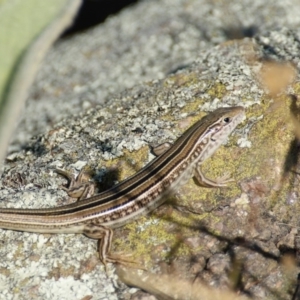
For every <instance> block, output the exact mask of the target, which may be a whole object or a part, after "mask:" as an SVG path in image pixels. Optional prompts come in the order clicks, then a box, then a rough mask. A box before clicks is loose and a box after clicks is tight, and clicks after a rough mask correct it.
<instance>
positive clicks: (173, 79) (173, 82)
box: [164, 72, 199, 87]
mask: <svg viewBox="0 0 300 300" xmlns="http://www.w3.org/2000/svg"><path fill="white" fill-rule="evenodd" d="M198 82H199V78H198V76H197V74H196V73H194V72H191V73H177V74H174V75H170V76H169V77H168V78H167V79H166V80H165V81H164V85H165V86H171V87H173V86H177V87H179V86H183V85H184V86H186V87H188V86H191V85H193V84H196V83H198Z"/></svg>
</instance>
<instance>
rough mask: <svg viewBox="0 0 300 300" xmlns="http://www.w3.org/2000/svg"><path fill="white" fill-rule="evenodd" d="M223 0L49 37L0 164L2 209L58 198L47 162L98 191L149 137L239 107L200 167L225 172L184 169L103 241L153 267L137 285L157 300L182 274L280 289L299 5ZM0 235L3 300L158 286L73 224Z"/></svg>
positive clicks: (154, 4) (129, 167) (123, 16)
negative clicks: (54, 230)
mask: <svg viewBox="0 0 300 300" xmlns="http://www.w3.org/2000/svg"><path fill="white" fill-rule="evenodd" d="M220 3H221V2H220ZM220 3H218V4H216V3H211V1H179V0H178V1H174V0H172V1H167V0H165V1H142V2H139V3H137V4H136V5H134V6H132V7H130V8H128V9H125V10H124V11H122V12H120V14H118V15H116V16H113V17H111V18H109V19H108V20H107V21H106V22H105V23H103V24H101V25H99V26H97V27H95V28H93V29H90V30H88V31H86V32H84V33H81V34H77V35H74V36H71V37H68V38H65V39H64V40H61V41H58V42H57V44H56V45H55V46H54V47H53V49H52V50H51V51H50V52H49V55H48V57H47V59H46V60H45V62H44V65H43V67H42V68H41V71H40V73H39V75H38V77H37V79H36V82H35V85H34V86H33V87H32V91H31V94H30V96H29V99H28V105H27V108H26V111H25V112H24V116H26V117H24V119H23V120H21V123H20V125H19V127H18V130H17V132H16V136H15V139H14V141H13V142H12V145H11V147H10V149H9V154H8V157H7V160H6V162H5V164H4V166H3V174H2V176H1V182H0V200H1V201H0V202H1V207H28V208H29V207H30V208H33V207H34V208H37V207H51V206H58V205H62V204H66V203H69V201H71V200H70V199H68V197H67V195H66V193H65V192H64V191H63V190H62V189H61V187H60V186H61V185H62V184H65V181H64V179H62V178H61V177H59V176H57V175H56V174H55V173H54V172H53V169H54V168H57V167H60V168H66V169H70V170H75V171H77V172H78V171H79V170H81V169H82V168H85V169H86V170H87V172H90V174H91V177H92V179H93V180H95V182H96V185H97V188H98V190H99V191H102V190H104V189H106V188H107V187H109V186H112V185H113V184H114V183H116V182H117V181H121V180H123V179H125V178H126V177H128V176H129V175H131V174H134V173H135V172H136V171H137V170H139V169H140V168H141V167H142V166H144V165H145V164H147V162H149V160H150V159H152V157H151V155H149V145H155V144H159V143H162V142H166V141H168V142H172V141H174V140H175V139H176V138H177V137H179V136H180V135H181V134H182V133H183V132H184V131H185V130H186V129H187V128H188V127H189V126H191V125H192V124H193V123H194V122H196V121H197V120H199V119H200V118H201V117H202V116H203V115H204V114H205V112H208V111H212V110H214V109H216V108H217V107H221V106H235V105H242V106H244V107H245V108H246V114H247V119H246V120H245V121H244V122H243V123H242V124H241V125H240V126H239V127H238V128H237V130H235V132H234V134H233V135H232V136H231V137H230V139H229V140H228V143H227V144H226V145H225V146H222V147H221V148H220V149H219V150H218V152H217V153H216V155H214V156H213V157H212V158H211V159H210V160H209V161H207V162H206V163H205V165H204V166H203V171H204V173H205V174H207V176H208V177H209V178H217V177H221V176H222V175H223V174H224V173H226V172H229V173H230V175H231V177H232V178H234V180H235V181H234V182H233V183H230V184H229V185H228V188H225V189H204V188H200V187H198V186H197V185H195V184H194V182H193V180H190V181H189V182H188V183H187V184H186V185H184V186H183V187H182V188H180V189H179V190H178V191H176V193H174V194H173V195H171V196H170V199H169V201H168V202H167V204H165V205H163V206H161V207H160V208H158V209H157V210H155V211H154V212H153V213H152V214H151V215H150V216H145V217H142V218H140V219H139V220H137V221H134V222H133V223H131V224H128V225H126V226H125V227H122V228H119V229H116V230H115V238H114V244H113V248H114V251H116V252H122V253H125V254H130V255H132V257H133V259H134V260H136V261H138V262H139V263H140V264H141V265H143V266H145V268H146V269H148V270H149V272H151V274H152V275H153V274H156V275H155V276H157V278H158V282H160V284H161V285H159V283H157V282H156V283H155V280H150V281H151V282H149V284H148V287H149V289H148V291H149V292H151V293H154V294H155V295H156V296H157V297H161V299H172V297H173V298H175V296H176V295H174V294H168V297H169V298H167V296H166V295H163V292H162V291H161V289H163V287H164V286H163V284H168V283H169V284H172V283H173V284H176V285H177V286H178V282H181V281H182V282H184V284H183V285H182V290H183V291H185V290H184V289H187V291H186V292H183V295H186V296H187V298H186V299H189V298H188V297H189V296H188V295H190V294H189V293H190V291H189V289H190V288H191V285H190V283H192V286H193V288H194V287H195V286H197V285H198V286H202V285H205V286H209V287H210V288H213V289H214V292H215V291H221V294H223V298H222V299H224V298H225V295H226V293H227V292H228V293H235V294H236V295H239V296H240V297H250V298H251V297H252V298H251V299H291V298H292V295H293V293H294V292H295V291H296V286H297V274H298V273H299V268H298V267H297V265H298V264H299V259H300V258H299V256H298V255H299V247H300V246H299V239H298V236H299V232H298V228H299V212H300V205H299V193H300V190H299V175H298V174H299V166H298V155H299V154H298V150H299V138H300V134H299V132H298V131H299V130H297V127H298V128H299V125H298V119H299V115H300V105H299V101H300V99H298V98H299V96H298V94H299V91H300V83H299V79H300V77H299V71H300V54H299V53H300V30H298V29H297V28H299V25H300V16H299V13H298V11H299V8H300V5H299V3H298V1H292V0H291V1H275V2H274V3H273V4H267V3H265V2H262V1H258V0H256V1H230V3H228V4H227V3H226V4H225V2H222V3H223V4H222V5H221V4H220ZM249 36H250V37H249ZM46 130H47V132H46ZM43 132H46V133H43ZM33 135H38V136H37V137H35V138H32V139H31V140H30V137H31V136H33ZM0 241H1V243H0V257H1V262H0V299H7V300H9V299H28V297H29V298H30V299H67V300H68V299H70V300H71V299H132V300H133V299H156V298H155V296H151V295H149V294H146V293H142V292H140V291H137V290H136V289H133V288H128V287H127V286H125V285H124V284H123V283H122V282H121V280H124V281H125V282H127V283H128V282H129V281H128V278H127V279H126V278H125V276H124V274H123V275H122V272H120V273H119V274H120V277H118V276H117V275H116V274H115V273H114V267H113V266H112V265H111V266H110V269H109V273H110V276H107V275H106V274H105V272H104V268H103V266H102V265H101V263H100V262H99V260H98V257H97V252H96V247H97V246H96V242H95V241H93V240H90V239H88V238H86V237H84V236H81V235H46V234H31V233H22V232H12V231H5V230H0ZM129 272H131V271H129V270H128V273H129ZM135 276H137V279H136V281H135V282H136V283H135V282H130V283H131V284H132V285H135V284H136V285H137V286H141V285H139V279H138V276H139V274H138V273H134V274H133V275H132V277H131V279H132V280H133V279H134V277H135ZM140 276H143V275H140ZM148 278H150V276H149V277H148ZM166 278H167V279H166ZM120 279H121V280H120ZM153 282H154V283H155V284H157V286H155V288H154V287H153V286H151V285H152V284H153ZM143 288H145V287H144V286H143ZM166 290H168V291H170V293H171V292H172V290H173V291H174V289H172V286H171V287H168V289H166ZM230 295H232V294H229V296H228V297H229V298H228V299H233V298H232V297H231V296H230ZM198 296H199V297H200V298H199V299H202V298H201V295H198ZM91 297H92V298H91ZM147 297H148V298H147ZM164 297H165V298H164ZM208 297H209V296H208ZM213 297H214V298H213ZM230 297H231V298H230ZM182 299H183V298H182ZM190 299H191V298H190ZM193 299H196V298H193ZM207 299H217V298H216V296H215V294H213V296H211V298H207ZM225 299H226V298H225ZM237 299H238V298H237ZM241 299H242V298H241ZM243 299H244V298H243Z"/></svg>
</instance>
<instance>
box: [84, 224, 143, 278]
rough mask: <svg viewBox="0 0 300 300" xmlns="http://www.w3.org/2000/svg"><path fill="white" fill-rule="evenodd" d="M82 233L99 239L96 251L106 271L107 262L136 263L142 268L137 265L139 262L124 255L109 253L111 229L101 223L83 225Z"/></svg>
mask: <svg viewBox="0 0 300 300" xmlns="http://www.w3.org/2000/svg"><path fill="white" fill-rule="evenodd" d="M83 234H84V235H86V236H87V237H90V238H92V239H97V240H99V242H98V251H99V258H100V260H101V262H102V263H103V265H104V267H105V270H106V272H107V263H109V262H110V263H118V264H122V265H126V266H131V265H136V266H137V267H138V268H139V269H144V268H143V267H141V266H139V264H138V263H137V262H135V261H132V260H130V259H127V258H124V255H122V254H120V255H115V254H114V255H112V254H111V253H110V250H111V245H112V238H113V230H112V229H111V228H108V227H105V226H103V225H94V224H89V225H85V227H84V230H83Z"/></svg>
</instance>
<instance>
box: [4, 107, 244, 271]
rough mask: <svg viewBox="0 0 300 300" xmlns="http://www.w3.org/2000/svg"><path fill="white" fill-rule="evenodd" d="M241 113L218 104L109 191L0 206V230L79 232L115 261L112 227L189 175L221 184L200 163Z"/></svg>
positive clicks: (142, 211) (223, 183)
mask: <svg viewBox="0 0 300 300" xmlns="http://www.w3.org/2000/svg"><path fill="white" fill-rule="evenodd" d="M244 117H245V111H244V108H243V107H241V106H236V107H228V108H219V109H217V110H215V111H214V112H211V113H209V114H208V115H207V116H205V117H204V118H202V119H201V120H200V121H198V122H196V123H195V124H194V125H193V126H191V127H190V128H189V129H188V130H187V131H186V132H185V133H184V134H183V135H182V136H181V137H179V138H178V139H177V141H176V142H175V143H174V144H173V145H172V146H170V147H168V146H167V147H166V148H167V150H166V151H165V152H164V153H162V154H161V155H159V156H157V157H156V158H155V159H154V160H152V161H151V162H150V163H149V164H147V165H146V166H145V167H144V168H142V169H141V170H140V171H138V172H137V173H136V174H134V175H133V176H131V177H129V178H127V179H125V180H124V181H122V182H120V183H119V184H117V185H115V186H113V187H112V188H110V189H109V190H107V191H104V192H102V193H100V194H96V195H94V196H90V197H89V196H88V197H87V198H85V196H86V195H87V194H88V193H87V192H86V191H84V192H83V193H82V192H81V193H79V195H78V197H81V198H85V199H81V200H80V201H77V202H75V203H72V204H68V205H63V206H59V207H55V208H44V209H17V208H15V209H14V208H0V228H3V229H10V230H17V231H26V232H36V233H82V234H85V235H86V236H88V237H90V238H94V239H98V240H99V257H100V260H101V261H102V262H103V264H104V265H106V263H107V262H120V259H118V258H116V256H113V255H112V254H110V248H111V243H112V237H113V231H112V229H113V228H115V227H119V226H122V225H124V224H126V223H128V222H130V221H132V220H133V219H135V218H136V217H138V216H140V215H142V214H145V213H148V212H150V211H152V210H154V209H155V208H156V207H158V206H159V205H161V204H162V203H163V202H164V201H165V200H166V195H167V193H170V192H171V191H172V190H173V189H174V188H175V187H176V188H177V187H178V185H180V184H183V183H184V182H186V181H187V180H188V179H189V178H191V177H192V176H194V178H195V180H196V181H197V182H198V184H199V185H201V186H204V187H223V186H226V183H227V182H228V181H229V180H224V181H220V182H216V181H213V180H210V179H208V178H206V177H205V176H204V175H203V174H202V172H201V169H200V165H201V164H202V163H203V161H205V160H206V159H208V158H209V157H210V156H211V155H212V154H213V153H214V152H215V151H216V150H217V148H218V147H219V146H220V145H221V144H222V143H223V142H224V141H225V140H226V139H227V137H228V136H229V135H230V133H231V132H232V131H233V130H234V129H235V127H236V126H237V125H238V124H239V123H240V122H241V121H242V120H243V119H244ZM60 173H62V174H63V175H65V176H67V177H68V178H69V179H70V180H71V185H74V180H75V179H74V178H72V177H70V176H69V175H68V174H67V172H64V171H62V172H60ZM71 193H72V189H71V190H70V194H71ZM80 194H81V195H80ZM82 195H85V196H83V197H82Z"/></svg>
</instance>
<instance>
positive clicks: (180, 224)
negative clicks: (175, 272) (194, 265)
mask: <svg viewBox="0 0 300 300" xmlns="http://www.w3.org/2000/svg"><path fill="white" fill-rule="evenodd" d="M156 212H157V211H154V212H153V213H152V214H151V215H148V216H145V217H141V218H140V219H139V220H137V221H135V222H132V223H130V224H128V225H126V226H125V231H126V234H127V238H126V239H124V237H118V233H117V234H116V238H115V239H114V248H115V249H116V251H121V252H122V253H129V254H131V255H132V258H133V260H134V261H138V262H143V263H145V264H146V265H148V264H150V265H151V264H153V263H154V262H155V260H164V259H171V257H170V255H175V256H176V257H177V256H186V255H189V254H190V253H191V249H190V247H189V246H187V245H186V243H184V238H185V237H186V236H190V235H191V232H194V229H193V225H194V224H195V222H196V221H199V220H200V219H203V217H204V215H202V216H199V215H198V216H197V215H193V214H182V213H180V212H176V211H173V212H172V213H171V214H169V213H167V214H166V215H157V214H156ZM194 250H195V249H194Z"/></svg>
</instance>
